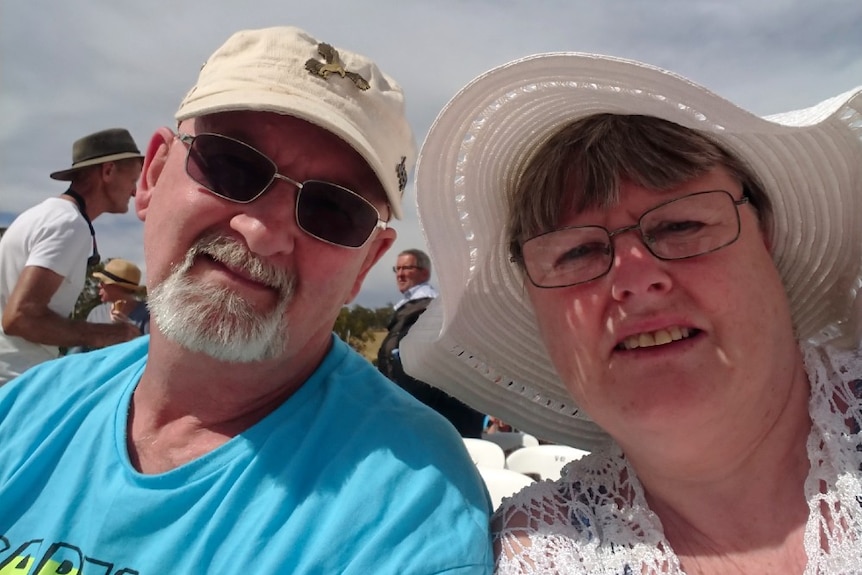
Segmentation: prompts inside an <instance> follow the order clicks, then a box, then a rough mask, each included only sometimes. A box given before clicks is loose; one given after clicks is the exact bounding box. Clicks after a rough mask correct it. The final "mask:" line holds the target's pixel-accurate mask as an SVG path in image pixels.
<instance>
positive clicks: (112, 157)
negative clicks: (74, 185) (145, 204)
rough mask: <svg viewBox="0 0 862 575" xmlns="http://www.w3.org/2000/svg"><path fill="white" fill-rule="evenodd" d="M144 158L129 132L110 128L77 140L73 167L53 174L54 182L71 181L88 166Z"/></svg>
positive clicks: (73, 145)
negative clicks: (76, 173) (75, 174)
mask: <svg viewBox="0 0 862 575" xmlns="http://www.w3.org/2000/svg"><path fill="white" fill-rule="evenodd" d="M129 158H143V156H142V155H141V152H140V151H138V146H137V145H136V144H135V140H134V139H133V138H132V135H131V134H130V133H129V131H128V130H125V129H123V128H110V129H108V130H102V131H100V132H95V133H93V134H90V135H88V136H84V137H83V138H79V139H77V140H75V143H74V144H72V167H71V168H68V169H65V170H59V171H57V172H53V173H51V175H50V177H51V178H52V179H54V180H61V181H69V180H71V179H72V175H73V174H74V173H75V172H77V171H78V170H80V169H82V168H86V167H87V166H95V165H96V164H104V163H105V162H116V161H119V160H126V159H129Z"/></svg>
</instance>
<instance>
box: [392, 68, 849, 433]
mask: <svg viewBox="0 0 862 575" xmlns="http://www.w3.org/2000/svg"><path fill="white" fill-rule="evenodd" d="M597 113H616V114H641V115H650V116H656V117H659V118H663V119H665V120H669V121H671V122H675V123H677V124H680V125H683V126H686V127H689V128H692V129H695V130H698V131H700V132H703V133H705V134H707V135H709V136H710V137H711V138H712V139H713V140H715V141H717V142H719V143H720V144H721V145H723V146H725V147H726V148H727V149H729V150H731V151H732V152H734V153H735V154H736V155H737V156H739V157H740V158H742V159H743V160H744V161H746V162H747V163H748V165H749V167H750V168H751V169H752V170H753V171H754V173H755V174H756V175H757V176H758V178H759V179H760V181H761V182H762V183H763V185H764V187H765V190H766V193H767V194H768V195H769V196H770V198H771V200H772V203H773V205H774V212H775V214H774V216H775V217H774V225H773V233H772V246H773V255H774V259H775V262H776V265H777V267H778V270H779V271H780V273H781V276H782V279H783V281H784V285H785V288H786V290H787V293H788V296H789V301H790V307H791V312H792V314H793V319H794V322H795V325H796V327H797V329H798V334H799V336H800V337H801V338H803V339H807V338H812V337H817V336H819V335H820V334H821V333H822V332H823V330H826V329H832V330H836V333H837V330H838V329H844V330H845V331H847V330H850V331H852V332H853V333H857V334H858V332H856V331H853V330H855V329H856V324H858V322H859V320H860V319H862V318H858V317H857V318H853V317H852V316H851V315H850V314H851V311H850V310H851V309H852V305H853V299H854V297H855V293H856V291H857V290H858V289H859V286H860V277H862V273H860V268H862V143H860V137H862V88H857V89H855V90H851V91H849V92H846V93H844V94H842V95H840V96H837V97H835V98H832V99H830V100H827V101H825V102H823V103H821V104H818V105H816V106H814V107H812V108H808V109H805V110H799V111H795V112H789V113H785V114H778V115H774V116H770V117H767V118H759V117H757V116H755V115H753V114H751V113H749V112H747V111H745V110H743V109H741V108H739V107H737V106H736V105H734V104H732V103H730V102H729V101H727V100H725V99H723V98H721V97H719V96H717V95H716V94H713V93H712V92H710V91H708V90H706V89H705V88H703V87H701V86H698V85H697V84H694V83H692V82H690V81H688V80H686V79H685V78H682V77H680V76H677V75H675V74H672V73H670V72H667V71H665V70H661V69H659V68H655V67H653V66H649V65H646V64H642V63H639V62H634V61H630V60H622V59H617V58H610V57H605V56H597V55H592V54H580V53H550V54H540V55H536V56H531V57H527V58H523V59H520V60H516V61H513V62H510V63H508V64H505V65H503V66H500V67H498V68H495V69H493V70H491V71H489V72H487V73H485V74H483V75H481V76H479V77H478V78H476V79H475V80H473V81H472V82H471V83H470V84H469V85H467V86H466V87H465V88H464V89H463V90H461V91H460V92H459V93H458V94H457V95H456V96H455V97H454V98H453V99H452V100H451V101H450V102H449V103H448V104H447V106H446V107H445V108H444V109H443V111H442V112H441V113H440V115H439V116H438V117H437V119H436V121H435V123H434V125H433V126H432V127H431V130H430V132H429V134H428V137H427V139H426V141H425V143H424V145H423V147H422V150H421V153H420V158H419V163H418V166H417V172H416V174H417V175H416V178H417V182H416V186H417V203H418V210H419V216H420V221H421V224H422V226H423V228H424V233H425V235H426V238H427V241H428V245H429V251H430V255H431V258H432V260H433V261H434V265H435V267H436V269H437V278H438V283H439V285H440V292H441V297H439V298H438V299H436V300H435V301H434V302H433V303H432V304H431V305H430V306H429V308H428V309H427V311H426V312H425V313H424V314H423V315H422V316H421V317H420V319H419V321H418V322H417V323H416V324H415V325H414V326H413V328H412V329H411V331H410V333H409V334H408V335H407V337H406V338H405V339H404V340H403V341H402V343H401V354H402V355H401V356H402V360H403V363H404V367H405V370H406V371H407V372H408V373H410V375H412V376H413V377H416V378H418V379H420V380H422V381H427V382H429V383H432V384H434V385H436V386H438V387H440V388H441V389H443V390H444V391H446V392H447V393H449V394H451V395H454V396H456V397H458V398H459V399H461V400H462V401H465V402H466V403H468V404H470V405H471V406H473V407H474V408H476V409H479V410H482V411H484V412H486V413H489V414H493V415H495V416H497V417H499V418H501V419H502V420H503V421H506V422H507V423H510V424H512V425H514V426H515V427H517V428H519V429H522V430H525V431H528V432H530V433H531V434H534V435H537V436H539V437H542V438H545V439H548V440H552V441H557V442H560V443H566V444H570V445H574V446H578V447H585V448H588V449H589V448H594V447H595V446H597V445H598V444H600V443H602V442H604V441H606V439H607V436H606V434H605V433H604V432H603V431H602V430H601V429H599V428H598V427H597V426H596V425H595V424H594V423H592V422H591V421H590V420H589V418H588V417H587V415H586V414H584V413H583V412H582V411H581V410H580V409H579V408H578V406H577V405H576V404H575V403H574V402H573V400H572V398H571V396H570V395H569V393H568V392H567V390H566V387H565V386H564V385H563V383H562V382H561V381H560V379H559V378H558V376H557V374H556V372H555V371H554V368H553V365H552V364H551V361H550V359H549V357H548V354H547V352H546V350H545V347H544V344H543V343H542V340H541V338H540V336H539V332H538V328H537V326H536V318H535V315H534V312H533V309H532V307H531V305H530V302H529V298H527V296H526V293H525V289H524V277H523V275H522V273H521V271H520V269H519V268H518V266H517V265H516V264H513V263H511V262H510V261H509V257H508V256H509V253H508V245H507V238H506V234H505V229H504V227H505V222H506V213H507V209H506V200H505V190H507V189H508V188H509V186H510V184H511V182H512V181H513V178H514V177H516V176H517V174H514V173H513V166H520V165H523V162H524V159H525V158H528V157H530V155H531V154H532V153H533V152H534V151H535V150H536V149H537V148H538V147H539V146H540V145H541V144H543V143H544V142H545V141H546V140H547V139H548V137H549V136H550V135H551V134H552V133H554V132H556V131H557V130H558V129H560V128H561V127H562V126H564V125H566V124H569V123H570V122H572V121H574V120H576V119H578V118H582V117H585V116H588V115H592V114H597ZM857 305H858V304H857Z"/></svg>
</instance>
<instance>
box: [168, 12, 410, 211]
mask: <svg viewBox="0 0 862 575" xmlns="http://www.w3.org/2000/svg"><path fill="white" fill-rule="evenodd" d="M240 110H253V111H262V112H275V113H278V114H286V115H290V116H295V117H297V118H301V119H303V120H306V121H308V122H311V123H313V124H316V125H318V126H320V127H321V128H324V129H326V130H328V131H330V132H332V133H333V134H335V135H337V136H338V137H340V138H341V139H342V140H344V141H346V142H347V143H348V144H350V145H351V146H352V147H353V148H354V149H355V150H356V151H357V152H359V154H360V155H362V157H363V158H365V160H366V161H367V162H368V164H369V165H370V166H371V168H372V169H373V170H374V172H375V173H376V174H377V177H378V178H379V179H380V182H381V183H382V184H383V187H384V189H385V190H386V195H387V197H388V199H389V202H390V204H391V207H392V213H393V215H394V216H395V217H396V218H399V219H400V218H401V217H402V210H401V199H402V195H403V193H404V188H405V186H406V184H407V174H408V173H409V172H410V171H411V170H412V169H413V165H414V163H415V159H416V144H415V141H414V138H413V132H412V130H411V129H410V125H409V124H408V122H407V117H406V116H405V112H404V93H403V92H402V90H401V87H400V86H399V85H398V84H397V83H396V82H395V80H393V79H392V78H390V77H389V76H387V75H386V74H384V73H383V72H382V71H381V70H380V69H379V68H378V67H377V65H376V64H375V63H374V62H372V61H371V60H370V59H368V58H367V57H365V56H362V55H359V54H356V53H354V52H350V51H348V50H344V49H342V48H338V47H334V46H332V45H331V44H328V43H325V42H321V41H319V40H317V39H315V38H313V37H312V36H310V35H309V34H308V33H306V32H304V31H303V30H300V29H299V28H295V27H275V28H264V29H260V30H243V31H240V32H237V33H235V34H234V35H233V36H231V37H230V38H228V40H227V41H226V42H225V43H224V44H223V45H222V46H221V47H220V48H219V49H218V50H216V51H215V53H213V55H212V56H210V58H209V59H208V60H207V61H206V63H205V64H204V65H203V67H202V68H201V71H200V76H199V77H198V81H197V84H195V86H194V87H193V88H192V89H191V90H190V91H189V92H188V94H186V97H185V98H184V99H183V101H182V103H181V104H180V107H179V110H177V113H176V119H177V121H178V122H181V121H183V120H185V119H188V118H193V117H197V116H204V115H207V114H213V113H216V112H229V111H240Z"/></svg>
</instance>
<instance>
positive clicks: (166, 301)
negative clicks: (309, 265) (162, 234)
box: [149, 235, 295, 363]
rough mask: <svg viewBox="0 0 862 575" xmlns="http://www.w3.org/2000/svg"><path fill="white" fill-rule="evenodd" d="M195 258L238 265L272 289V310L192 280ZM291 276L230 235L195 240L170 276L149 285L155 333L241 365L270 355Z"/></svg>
mask: <svg viewBox="0 0 862 575" xmlns="http://www.w3.org/2000/svg"><path fill="white" fill-rule="evenodd" d="M199 256H209V257H211V258H213V259H214V260H216V261H218V262H221V263H223V264H225V265H227V266H231V267H236V268H240V269H243V270H244V271H245V272H246V273H248V274H249V275H250V276H251V277H252V278H253V279H254V280H255V281H258V282H260V283H262V284H264V285H267V286H270V287H272V288H273V289H274V290H276V291H277V293H278V303H277V304H276V306H275V309H273V310H266V311H258V310H256V309H255V307H254V306H253V305H252V304H251V303H250V302H248V301H246V300H245V299H243V298H242V296H240V295H239V294H237V293H236V292H234V291H233V290H230V289H228V288H226V287H224V286H219V285H213V284H210V283H206V282H202V281H200V280H196V279H194V278H193V277H192V276H191V275H190V274H189V271H190V269H191V267H192V266H193V265H194V262H195V260H196V258H198V257H199ZM294 284H295V277H294V276H293V275H292V274H288V273H287V272H285V271H283V270H279V269H277V268H275V267H274V266H272V265H270V264H268V263H265V262H264V261H262V260H261V259H260V258H258V257H256V256H255V255H254V254H252V253H250V252H249V251H248V250H247V249H246V248H245V246H243V245H242V244H241V243H240V242H238V241H237V240H235V239H232V238H228V237H223V236H213V235H209V236H206V237H204V238H201V239H200V240H198V242H197V243H195V245H194V246H192V248H191V249H189V251H188V252H187V253H186V257H185V259H184V260H183V261H182V262H181V263H180V264H179V265H178V266H176V267H175V269H174V270H173V271H172V272H171V274H170V276H168V278H167V279H166V280H165V281H163V282H162V283H160V284H159V285H157V286H155V287H154V288H153V289H152V292H151V294H150V298H149V307H150V313H151V314H152V317H153V321H154V323H155V324H156V325H157V326H158V328H159V331H160V332H161V333H162V334H163V335H164V336H165V337H167V338H168V339H170V340H173V341H175V342H176V343H179V344H180V345H182V346H183V347H185V348H187V349H189V350H191V351H197V352H201V353H204V354H206V355H209V356H210V357H213V358H214V359H217V360H220V361H229V362H235V363H247V362H253V361H263V360H266V359H273V358H276V357H278V356H279V355H280V354H281V353H283V352H284V349H285V347H286V345H287V340H288V325H287V318H286V316H285V312H286V310H287V306H288V305H289V304H290V302H291V299H292V297H293V288H294Z"/></svg>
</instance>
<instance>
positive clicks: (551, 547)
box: [494, 346, 862, 575]
mask: <svg viewBox="0 0 862 575" xmlns="http://www.w3.org/2000/svg"><path fill="white" fill-rule="evenodd" d="M802 349H803V353H804V358H805V367H806V371H807V372H808V375H809V379H810V381H811V402H810V407H809V412H810V414H811V418H812V421H813V422H814V425H813V427H812V430H811V434H810V435H809V438H808V456H809V459H810V461H811V470H810V471H809V474H808V478H807V480H806V482H805V498H806V500H807V501H808V508H809V515H808V522H807V524H806V526H805V533H804V541H805V552H806V554H807V556H808V565H807V567H806V570H805V573H806V575H808V574H811V575H813V574H836V575H837V574H841V575H849V574H862V432H860V429H862V352H860V350H856V351H851V352H841V351H836V350H834V349H827V348H819V347H814V346H803V348H802ZM820 485H823V486H825V489H824V490H821V489H820V488H819V486H820ZM826 508H828V509H831V510H833V512H832V521H831V522H827V521H826V519H825V518H824V516H823V514H822V513H821V509H826ZM514 514H523V515H526V517H528V518H529V519H528V524H527V527H526V528H523V527H518V528H517V529H515V528H512V529H507V528H506V527H504V528H503V529H502V530H501V531H500V532H497V533H495V534H494V539H495V544H497V545H500V546H501V547H502V550H503V553H501V554H500V557H498V559H497V565H496V573H498V574H502V575H507V574H515V573H525V574H526V573H534V574H538V573H542V574H552V573H559V574H563V573H565V574H571V573H575V574H576V573H589V574H607V575H611V574H612V575H630V574H635V573H637V574H640V573H650V574H659V573H661V574H682V573H683V571H682V569H681V567H680V563H679V559H678V558H677V556H676V554H675V553H674V551H673V549H671V547H670V544H669V543H668V541H667V540H666V539H665V536H664V532H663V529H662V525H661V522H660V521H659V518H658V516H656V514H655V513H653V512H652V511H651V510H650V508H649V506H648V505H647V501H646V498H645V497H644V491H643V487H642V486H641V484H640V482H639V481H638V479H637V477H636V475H635V472H634V470H633V469H632V468H631V467H630V466H629V464H628V461H627V460H626V457H625V456H624V455H623V453H622V451H621V449H620V448H619V447H618V446H616V445H611V446H609V447H608V448H606V449H604V450H601V451H595V452H593V453H592V454H590V455H589V456H587V457H585V458H583V459H581V460H579V461H573V462H571V463H569V464H568V465H566V467H565V468H564V469H563V475H562V478H561V479H559V480H557V481H543V482H539V483H535V484H533V485H531V486H529V487H527V488H526V489H524V490H523V491H521V492H520V493H518V494H516V495H515V496H513V497H511V498H508V499H506V500H504V501H503V504H502V505H501V507H500V509H499V510H498V511H497V513H496V514H495V515H494V523H495V524H501V525H504V526H505V525H507V524H508V523H509V521H508V520H509V519H510V518H511V517H512V516H513V515H514ZM518 534H520V535H521V536H522V537H523V536H524V534H526V536H527V537H528V541H526V542H525V541H524V540H523V539H519V538H518ZM821 538H822V540H823V541H824V542H825V543H826V544H825V545H821V544H820V542H821Z"/></svg>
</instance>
